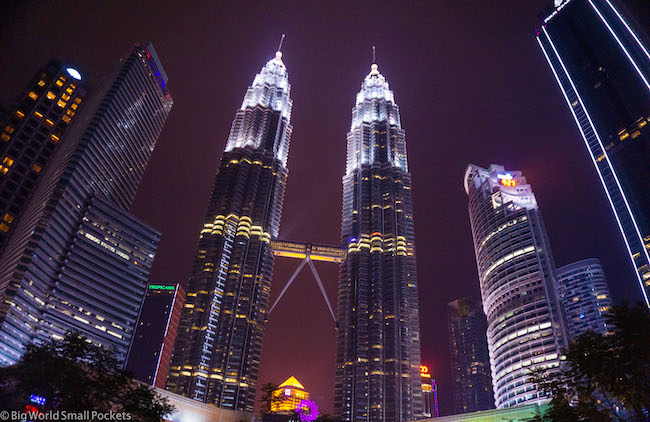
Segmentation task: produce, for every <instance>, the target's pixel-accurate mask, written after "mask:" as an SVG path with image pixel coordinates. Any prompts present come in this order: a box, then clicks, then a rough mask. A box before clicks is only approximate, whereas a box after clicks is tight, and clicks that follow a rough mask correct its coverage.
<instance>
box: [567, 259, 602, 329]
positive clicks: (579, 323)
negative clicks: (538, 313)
mask: <svg viewBox="0 0 650 422" xmlns="http://www.w3.org/2000/svg"><path fill="white" fill-rule="evenodd" d="M557 282H558V288H559V289H558V290H559V292H560V299H561V300H562V305H563V307H564V314H565V316H566V321H567V331H568V334H569V337H570V338H571V339H575V338H576V337H578V336H579V335H580V334H583V333H584V332H585V331H587V330H592V331H593V332H595V333H598V334H608V333H609V330H610V328H612V327H610V326H608V325H607V321H606V319H607V318H606V316H605V314H606V313H607V312H608V311H610V310H611V308H612V306H613V305H614V302H613V301H612V295H611V294H610V293H609V287H607V280H606V279H605V273H604V272H603V267H602V266H601V265H600V260H599V259H597V258H590V259H583V260H582V261H578V262H574V263H572V264H569V265H565V266H564V267H562V268H558V270H557Z"/></svg>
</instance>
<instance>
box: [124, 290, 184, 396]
mask: <svg viewBox="0 0 650 422" xmlns="http://www.w3.org/2000/svg"><path fill="white" fill-rule="evenodd" d="M184 303H185V290H184V289H183V288H182V287H181V285H180V284H179V283H152V284H149V286H148V287H147V294H146V295H145V297H144V302H143V303H142V308H141V309H140V317H139V318H138V327H137V328H136V330H135V334H134V336H133V341H132V342H131V347H130V348H129V357H128V364H127V366H126V369H128V370H129V371H131V372H133V374H134V375H135V377H134V378H135V379H137V380H140V381H142V382H146V383H147V384H150V385H153V386H154V387H158V388H165V384H166V383H167V375H168V374H169V362H170V361H171V359H172V352H173V350H174V342H175V341H176V335H177V334H178V324H179V323H180V320H181V313H182V312H183V304H184Z"/></svg>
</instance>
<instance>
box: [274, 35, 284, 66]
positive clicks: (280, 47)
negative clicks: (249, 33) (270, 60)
mask: <svg viewBox="0 0 650 422" xmlns="http://www.w3.org/2000/svg"><path fill="white" fill-rule="evenodd" d="M283 42H284V34H282V38H280V45H278V51H276V52H275V58H276V59H278V60H280V61H282V43H283Z"/></svg>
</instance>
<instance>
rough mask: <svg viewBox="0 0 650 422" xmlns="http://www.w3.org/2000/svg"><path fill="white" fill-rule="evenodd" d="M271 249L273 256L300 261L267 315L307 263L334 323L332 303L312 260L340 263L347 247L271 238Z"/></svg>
mask: <svg viewBox="0 0 650 422" xmlns="http://www.w3.org/2000/svg"><path fill="white" fill-rule="evenodd" d="M271 250H272V251H273V255H275V256H281V257H285V258H294V259H301V260H302V262H300V264H299V265H298V268H296V271H294V272H293V275H292V276H291V278H289V281H287V284H286V285H285V286H284V288H283V289H282V291H281V292H280V295H279V296H278V298H277V299H276V300H275V302H274V303H273V306H271V309H269V313H268V315H271V312H273V309H274V308H275V306H276V305H277V304H278V302H279V301H280V299H282V296H283V295H284V293H285V292H286V291H287V289H288V288H289V286H291V283H293V280H295V279H296V277H297V276H298V274H300V271H302V268H303V267H304V266H305V264H307V265H309V268H310V269H311V272H312V274H314V278H315V279H316V283H318V287H319V288H320V291H321V293H322V294H323V298H325V302H326V303H327V308H328V309H329V310H330V314H332V319H333V320H334V323H336V316H335V315H334V309H332V304H331V303H330V300H329V298H328V297H327V293H325V288H324V287H323V282H322V281H321V279H320V276H319V275H318V271H316V267H315V266H314V263H313V262H312V261H323V262H335V263H337V264H340V263H341V262H343V260H344V259H345V256H346V255H347V252H348V251H347V249H346V248H343V247H341V246H331V245H320V244H317V243H304V242H289V241H286V240H272V241H271Z"/></svg>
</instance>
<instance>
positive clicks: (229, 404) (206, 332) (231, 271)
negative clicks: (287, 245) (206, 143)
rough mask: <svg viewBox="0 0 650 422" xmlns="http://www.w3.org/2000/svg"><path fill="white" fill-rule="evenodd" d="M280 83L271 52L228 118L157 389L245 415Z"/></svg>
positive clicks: (264, 291) (280, 142)
mask: <svg viewBox="0 0 650 422" xmlns="http://www.w3.org/2000/svg"><path fill="white" fill-rule="evenodd" d="M288 78H289V76H288V74H287V69H286V68H285V66H284V63H283V62H282V53H280V52H277V53H276V56H275V58H273V59H272V60H270V61H269V62H268V63H267V64H266V65H265V66H264V67H263V68H262V70H261V72H260V73H258V74H257V76H255V79H254V81H253V84H252V85H251V86H250V87H249V88H248V90H247V91H246V95H245V96H244V101H243V102H242V105H241V107H240V108H239V110H237V113H236V114H235V119H234V120H233V123H232V128H231V131H230V136H229V137H228V142H227V144H226V149H225V152H224V154H223V156H222V158H221V162H220V164H219V169H218V171H217V175H216V178H215V182H214V186H213V188H212V195H211V197H210V203H209V205H208V210H207V213H206V215H205V219H204V221H203V229H202V230H201V234H200V238H199V243H198V248H197V251H196V257H195V259H194V264H193V267H192V273H191V276H190V280H189V285H188V289H187V298H186V301H185V307H184V308H183V314H182V316H181V321H180V326H179V330H178V335H177V337H176V343H175V346H174V354H173V357H172V363H171V368H170V372H169V377H168V381H167V388H168V389H169V390H171V391H173V392H175V393H178V394H182V395H184V396H188V397H191V398H193V399H195V400H199V401H202V402H205V403H213V404H216V405H217V406H219V407H225V408H230V409H236V410H245V411H249V412H252V411H253V407H254V404H255V391H256V390H255V387H256V384H257V375H258V368H259V363H260V354H261V351H262V335H263V333H264V327H265V325H266V311H267V308H268V302H269V292H270V288H271V271H272V266H273V253H272V252H271V246H270V242H271V239H275V238H277V236H278V230H279V228H280V212H281V211H282V200H283V196H284V187H285V183H286V178H287V154H288V151H289V138H290V136H291V130H292V127H291V124H290V123H289V120H290V117H291V105H292V102H291V98H290V96H289V93H290V86H289V79H288Z"/></svg>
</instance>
